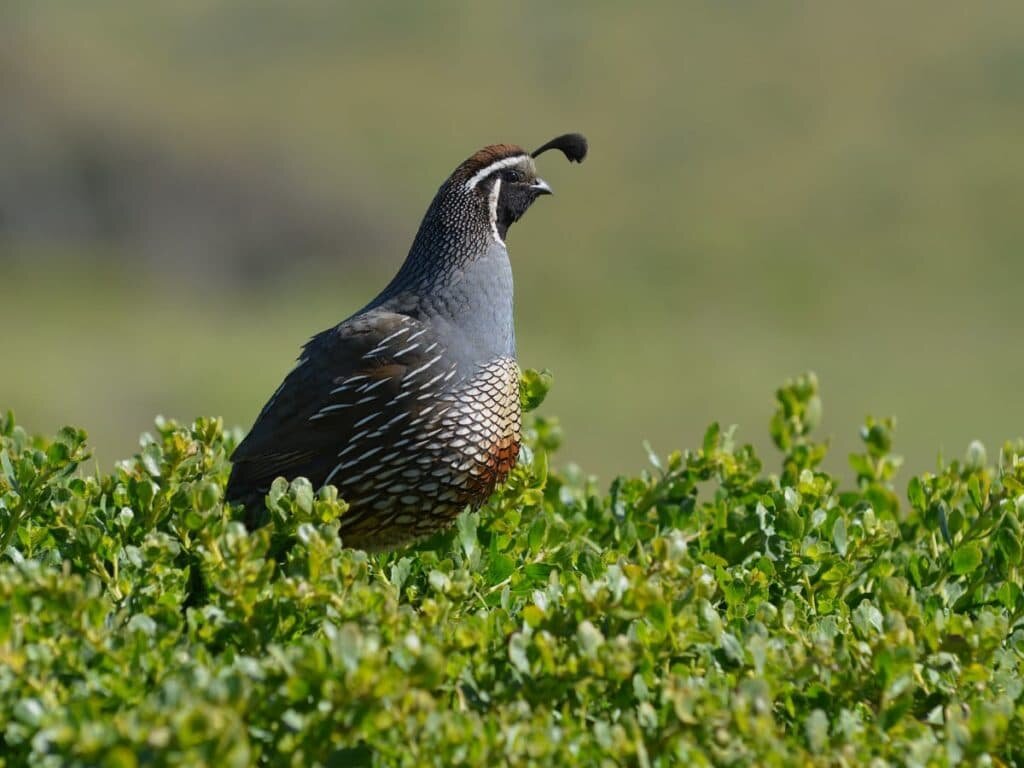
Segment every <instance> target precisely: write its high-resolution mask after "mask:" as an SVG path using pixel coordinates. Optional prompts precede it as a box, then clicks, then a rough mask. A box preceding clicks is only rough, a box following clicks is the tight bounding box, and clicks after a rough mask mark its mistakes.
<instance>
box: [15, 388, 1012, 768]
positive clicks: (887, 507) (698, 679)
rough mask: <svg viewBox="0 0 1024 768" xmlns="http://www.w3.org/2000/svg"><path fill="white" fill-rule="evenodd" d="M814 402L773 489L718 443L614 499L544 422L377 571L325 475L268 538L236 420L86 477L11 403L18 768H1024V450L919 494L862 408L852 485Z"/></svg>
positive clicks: (213, 423) (198, 426)
mask: <svg viewBox="0 0 1024 768" xmlns="http://www.w3.org/2000/svg"><path fill="white" fill-rule="evenodd" d="M524 381H525V382H526V384H527V389H528V392H527V396H526V399H527V400H528V401H529V402H530V403H531V404H534V405H535V404H536V403H538V402H539V401H540V400H541V399H543V393H544V391H545V390H546V387H547V385H548V380H547V378H546V377H542V376H538V375H535V374H530V375H528V376H527V378H526V379H524ZM817 390H818V387H817V382H816V380H815V379H814V377H813V376H807V377H802V378H800V379H798V380H796V381H795V382H792V383H790V384H788V385H787V386H785V387H784V388H782V389H781V390H780V391H779V392H778V394H777V399H778V412H777V414H776V416H775V418H774V419H773V420H772V424H771V431H772V436H773V438H774V440H775V443H776V444H777V445H778V446H779V448H780V449H781V451H782V453H783V460H782V470H781V473H780V474H778V475H776V474H771V473H766V472H765V471H764V469H763V467H762V464H761V461H760V460H759V459H758V457H757V456H755V454H754V451H753V450H752V449H751V448H750V447H749V446H741V445H739V444H737V443H736V442H735V438H734V435H733V432H732V430H725V431H722V430H720V429H719V428H718V426H717V425H712V427H711V428H710V429H708V431H707V434H706V435H705V438H704V442H703V445H702V446H701V448H699V449H698V450H694V451H689V452H686V453H678V452H677V453H673V454H672V455H670V456H668V457H667V458H664V459H661V458H658V457H656V456H653V455H652V457H651V461H652V463H653V465H654V466H653V468H652V469H651V470H650V471H648V472H645V473H643V474H641V475H640V476H637V477H620V478H617V479H616V480H615V481H614V482H613V483H612V484H611V487H610V490H609V491H608V492H607V493H605V492H603V491H602V490H600V489H598V488H597V487H596V486H595V484H594V483H593V481H592V480H589V479H588V478H587V477H586V476H585V475H583V474H581V473H580V472H579V471H578V470H576V469H574V468H570V469H567V470H566V471H564V472H560V473H556V472H552V471H549V469H548V455H549V454H550V452H551V451H552V450H554V449H555V448H556V447H557V445H558V442H559V430H558V426H557V424H556V423H555V422H554V421H551V420H549V419H544V418H540V417H535V418H533V419H532V421H531V422H530V423H529V427H528V430H527V447H526V448H525V449H524V452H523V460H522V461H521V463H520V465H519V466H518V467H517V468H516V470H515V471H514V474H513V476H512V478H511V480H510V482H509V483H508V484H507V486H506V487H505V488H504V489H502V491H501V492H500V493H498V494H496V495H495V497H494V498H493V499H492V500H491V501H490V503H489V504H488V505H487V506H486V508H484V509H483V510H482V511H481V512H480V513H479V514H465V515H463V516H462V517H461V518H459V520H458V523H457V525H456V526H455V527H454V528H453V529H451V530H450V531H449V532H447V533H445V534H442V535H439V536H437V537H435V538H434V539H432V540H431V541H429V542H426V543H424V544H423V545H421V546H419V547H417V548H415V549H412V550H406V551H400V552H397V553H390V554H383V555H375V556H368V555H366V554H365V553H363V552H360V551H353V550H347V549H344V548H343V547H342V546H341V542H340V541H339V538H338V536H337V528H336V524H335V522H334V520H335V518H336V517H337V516H338V515H339V514H343V513H344V509H345V505H344V503H343V502H341V501H339V500H338V499H337V497H336V494H335V493H334V492H333V490H332V489H327V490H325V491H324V492H321V493H319V494H314V493H313V490H312V488H311V487H310V485H309V483H308V482H305V481H303V480H297V481H295V482H293V483H291V484H290V485H289V484H287V483H285V482H284V481H279V482H278V483H277V484H275V486H274V488H273V490H272V492H271V493H270V495H269V500H268V503H269V505H270V508H271V511H272V515H271V517H272V522H271V524H270V525H268V526H267V527H265V528H263V529H261V530H258V531H255V532H252V533H247V532H246V530H245V529H244V527H243V526H242V525H241V524H240V523H239V522H237V521H236V520H235V519H234V518H235V512H234V511H233V510H232V509H230V508H226V507H225V506H224V504H223V503H222V491H223V487H224V481H225V477H226V473H227V470H228V466H229V464H228V459H227V457H228V456H229V455H230V452H231V449H232V447H233V446H234V444H235V442H236V440H237V434H235V433H226V432H225V431H224V430H223V428H222V425H221V423H220V422H219V421H217V420H213V419H200V420H199V421H197V422H196V423H195V424H193V425H192V426H191V427H183V426H180V425H178V424H176V423H174V422H171V421H163V420H160V421H158V422H157V424H156V434H155V435H153V436H146V437H145V438H144V441H143V447H142V449H141V451H140V453H139V454H138V455H137V456H135V457H134V458H132V459H130V460H128V461H125V462H122V463H121V464H119V465H118V466H117V467H116V468H115V469H114V471H113V472H112V473H110V474H89V473H88V472H78V471H77V468H78V467H79V466H80V465H81V464H82V462H83V461H84V460H85V459H86V458H87V457H88V450H87V448H86V445H85V435H84V434H83V433H82V432H81V431H79V430H75V429H65V430H63V431H61V433H60V434H59V435H58V436H57V437H56V438H55V439H54V440H51V441H48V440H42V439H38V438H30V437H29V436H28V435H27V434H26V433H25V432H24V431H23V430H22V429H21V428H20V427H18V426H16V425H15V424H14V420H13V418H12V417H10V416H8V417H7V418H6V419H4V420H3V421H0V440H2V446H0V765H3V766H16V765H17V766H20V765H31V766H64V765H105V766H117V767H121V766H126V767H127V766H134V765H142V764H145V765H169V766H172V765H173V766H177V765H188V766H199V765H209V766H244V765H250V764H265V765H295V766H309V765H331V766H343V765H363V764H378V765H385V764H399V765H410V766H418V765H460V764H465V765H487V764H490V765H504V764H512V765H522V764H537V765H545V764H550V765H598V764H607V765H615V764H632V765H639V766H665V765H749V764H753V763H757V764H761V765H800V764H820V765H834V764H840V765H859V764H865V763H869V762H870V761H871V760H872V759H874V758H879V759H880V760H882V761H891V762H894V763H899V764H906V765H919V766H926V765H929V766H930V765H946V764H952V763H957V762H960V761H970V762H979V761H988V762H989V763H990V764H1008V763H1019V762H1021V761H1024V675H1022V672H1024V622H1022V614H1024V598H1022V595H1021V580H1022V566H1021V559H1022V548H1021V540H1022V535H1021V521H1022V519H1024V443H1017V444H1007V445H1006V446H1005V447H1004V449H1003V450H1002V451H1001V452H1000V454H999V456H998V462H996V463H994V464H993V463H992V462H990V461H988V460H987V459H986V456H985V451H984V449H983V448H982V447H981V446H980V445H973V446H971V448H970V449H969V451H968V456H967V459H966V461H964V462H953V463H951V464H949V465H947V466H944V467H942V468H941V469H940V470H939V471H937V472H936V473H926V474H924V475H921V476H919V477H914V478H912V479H911V480H910V482H909V485H908V486H907V488H906V493H905V494H902V493H898V492H897V490H896V486H895V485H894V479H893V478H894V475H895V473H896V470H897V468H898V466H899V459H898V458H897V457H896V456H894V455H893V454H892V452H891V443H892V423H891V422H890V421H875V420H869V421H868V422H867V424H866V425H865V426H864V428H863V430H862V433H861V434H862V437H863V444H864V447H863V453H859V454H856V455H854V456H852V457H851V464H852V467H853V469H854V471H855V473H856V480H855V482H854V483H853V485H852V486H849V487H848V486H847V485H845V484H842V483H841V482H840V481H839V480H837V479H836V478H835V477H833V476H831V475H829V474H827V473H825V472H822V471H820V470H819V469H818V466H819V464H820V462H821V460H822V459H823V457H824V455H825V451H826V446H825V445H824V444H823V443H821V442H817V441H816V440H815V439H814V438H813V436H812V429H813V428H814V427H815V425H816V424H817V422H818V421H819V419H820V415H821V404H820V400H819V399H818V391H817ZM904 496H905V498H904ZM878 764H880V765H881V764H883V763H882V762H879V763H878Z"/></svg>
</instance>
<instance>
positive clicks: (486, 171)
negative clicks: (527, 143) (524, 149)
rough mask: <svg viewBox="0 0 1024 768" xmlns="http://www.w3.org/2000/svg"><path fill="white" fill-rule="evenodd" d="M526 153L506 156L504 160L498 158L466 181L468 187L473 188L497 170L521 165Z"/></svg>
mask: <svg viewBox="0 0 1024 768" xmlns="http://www.w3.org/2000/svg"><path fill="white" fill-rule="evenodd" d="M524 157H526V155H513V156H512V157H506V158H505V159H504V160H496V161H494V162H493V163H491V164H490V165H488V166H487V167H486V168H481V169H480V170H479V171H477V172H476V173H474V174H473V177H472V178H471V179H470V180H469V181H467V182H466V189H473V188H474V187H476V185H477V184H479V183H480V182H481V181H483V180H484V179H486V178H487V177H488V176H490V175H491V174H492V173H494V172H495V171H500V170H501V169H502V168H508V167H510V166H513V165H519V163H521V162H522V161H523V158H524Z"/></svg>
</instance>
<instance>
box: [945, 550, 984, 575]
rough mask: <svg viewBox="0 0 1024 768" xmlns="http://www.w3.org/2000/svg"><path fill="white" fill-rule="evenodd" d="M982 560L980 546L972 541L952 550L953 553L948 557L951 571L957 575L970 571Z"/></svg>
mask: <svg viewBox="0 0 1024 768" xmlns="http://www.w3.org/2000/svg"><path fill="white" fill-rule="evenodd" d="M983 561H984V557H983V556H982V553H981V547H979V546H978V545H977V544H973V543H972V544H966V545H964V546H962V547H958V548H957V549H955V550H953V553H952V554H951V555H950V558H949V562H950V565H951V567H952V570H953V573H955V574H957V575H959V576H962V575H963V574H966V573H972V572H973V571H974V570H976V569H977V568H978V567H979V566H980V565H981V564H982V562H983Z"/></svg>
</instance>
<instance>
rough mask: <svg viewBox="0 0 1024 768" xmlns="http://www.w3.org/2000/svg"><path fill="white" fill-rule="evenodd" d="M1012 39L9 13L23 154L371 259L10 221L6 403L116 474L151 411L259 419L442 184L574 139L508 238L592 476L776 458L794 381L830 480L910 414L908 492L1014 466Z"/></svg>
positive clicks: (1018, 91) (358, 17) (332, 15)
mask: <svg viewBox="0 0 1024 768" xmlns="http://www.w3.org/2000/svg"><path fill="white" fill-rule="evenodd" d="M1022 23H1024V6H1021V5H1020V4H1017V3H1012V2H994V3H986V4H985V5H984V6H977V5H972V6H964V5H962V4H958V3H953V2H939V3H928V4H906V5H900V6H892V5H891V4H885V3H863V4H856V5H855V6H854V5H846V6H834V5H824V4H821V5H814V6H803V5H798V4H772V6H770V7H769V6H759V5H755V4H751V3H732V4H711V3H707V4H686V5H683V4H674V3H667V2H664V3H651V4H645V5H643V6H637V7H634V8H631V9H629V10H628V11H627V10H625V9H624V8H623V7H622V6H621V5H619V4H617V3H600V2H594V3H590V2H588V3H582V2H581V3H565V4H559V5H557V6H553V5H550V4H546V3H541V2H533V3H525V4H521V5H516V6H514V7H513V6H504V7H497V6H492V5H490V4H477V5H470V4H465V5H456V4H445V5H443V6H442V7H440V8H423V7H419V6H417V5H414V4H412V3H405V4H402V3H398V4H388V5H384V4H380V5H379V6H378V5H373V6H369V5H368V6H365V7H355V6H353V5H348V4H329V3H322V2H297V3H289V4H287V5H282V4H277V3H271V2H262V1H260V2H244V3H243V2H213V1H211V0H195V1H194V2H187V3H181V4H174V5H172V4H160V5H157V4H151V3H146V4H142V3H129V2H126V0H101V1H99V2H94V3H88V4H84V3H76V2H71V1H70V0H63V1H56V0H55V1H52V2H45V3H28V2H19V1H16V2H14V3H8V4H6V5H5V8H4V10H2V11H0V52H2V58H3V59H4V60H7V61H8V62H15V64H16V71H17V72H18V73H19V77H21V78H22V82H23V83H24V84H26V85H25V87H24V88H23V89H22V90H21V95H22V96H23V97H24V98H26V99H27V98H31V99H32V100H33V104H36V105H37V107H38V105H39V104H42V105H44V106H43V107H41V108H37V109H36V111H35V112H34V113H33V114H34V115H35V117H34V118H33V119H34V120H35V121H36V123H35V124H34V125H33V130H34V131H37V132H38V133H39V134H40V135H42V134H45V133H46V132H47V131H48V130H50V129H53V128H54V126H60V125H64V124H66V123H68V122H69V121H71V122H74V123H75V124H76V125H82V124H86V125H89V126H90V127H91V129H92V130H94V131H96V132H97V134H98V135H104V136H106V135H115V136H127V137H131V139H132V140H133V141H141V142H147V143H151V144H152V145H154V146H159V147H160V148H161V151H162V152H164V153H166V154H167V155H168V156H170V157H172V158H175V159H177V158H180V159H181V161H182V162H190V163H198V164H200V165H201V164H204V163H207V162H208V161H211V160H215V161H217V162H224V163H228V164H230V165H232V167H234V166H242V167H258V168H260V169H262V170H261V175H260V176H259V178H260V182H261V185H267V186H274V185H275V183H276V179H278V178H280V179H282V184H284V180H285V179H287V180H288V182H287V183H288V184H289V185H292V186H294V185H298V186H299V187H300V188H301V189H302V190H303V193H304V194H308V195H309V196H311V197H312V198H313V199H315V200H318V201H323V202H324V203H325V204H327V205H336V206H337V210H338V211H339V212H341V211H342V210H343V209H344V211H345V214H346V215H347V216H355V217H357V218H358V219H359V220H362V221H366V222H368V223H369V225H370V226H372V228H373V231H374V232H377V233H378V236H377V239H376V240H375V241H374V243H375V245H374V247H372V248H369V247H365V246H364V247H353V248H352V249H351V250H344V249H343V250H339V252H338V254H337V258H331V259H328V260H324V261H318V262H314V263H310V264H306V263H303V264H297V265H296V266H295V268H289V266H288V265H290V264H291V262H292V261H293V260H295V258H296V256H297V254H295V253H289V252H287V251H288V249H282V252H281V253H280V254H279V255H277V256H275V260H276V261H277V262H278V263H279V264H280V265H282V268H280V269H277V270H271V271H269V272H268V274H267V276H266V279H263V280H252V279H249V278H250V277H251V275H247V274H246V269H245V267H244V263H243V267H242V268H241V270H240V271H239V270H238V269H237V268H235V271H234V272H232V271H231V270H220V271H218V270H216V269H213V270H211V271H210V272H209V273H207V272H204V271H203V270H202V269H197V268H196V265H195V262H194V261H188V262H187V263H186V262H185V261H182V262H181V263H178V261H176V258H177V257H174V258H170V257H168V258H166V259H161V258H160V255H159V254H160V252H159V250H157V251H155V253H156V256H154V253H153V252H150V253H148V254H147V255H145V256H143V254H142V253H141V252H140V251H137V250H136V249H135V247H134V246H133V247H128V248H126V247H125V245H124V243H123V242H119V241H117V240H116V239H110V240H105V239H103V238H99V239H97V238H91V239H89V240H88V241H87V242H84V241H83V242H76V241H74V240H73V239H72V240H69V239H63V240H57V239H53V238H47V237H45V233H43V235H42V236H40V235H39V234H38V233H36V234H35V235H33V236H26V235H23V234H20V233H19V232H17V231H13V230H11V229H9V228H8V229H4V227H3V223H2V222H3V220H4V218H3V217H2V216H0V336H2V348H3V350H4V351H3V363H2V367H0V407H5V408H6V407H10V408H13V409H14V410H15V411H16V412H17V413H18V416H19V421H20V422H21V423H22V424H24V425H26V427H28V428H29V429H31V430H34V431H43V432H51V431H53V430H54V429H55V428H56V427H57V426H58V425H59V424H62V423H66V422H71V423H75V424H79V425H81V426H83V427H85V428H86V429H88V431H89V432H90V435H91V436H92V441H93V442H94V443H95V444H96V445H97V446H98V459H99V461H100V463H101V464H102V465H104V466H109V465H110V464H111V462H112V461H113V460H115V459H117V458H121V457H123V456H124V455H127V454H128V453H130V452H131V451H132V450H133V449H134V446H135V445H136V437H137V435H138V434H139V433H140V432H141V431H143V430H146V429H148V428H149V426H150V424H151V420H152V416H153V415H154V414H155V413H164V414H166V415H169V416H176V417H179V418H182V419H185V420H188V419H191V418H192V417H194V416H195V415H197V414H220V415H223V416H224V417H225V419H226V421H227V422H228V423H229V424H232V423H237V424H241V425H244V426H248V424H250V423H251V420H252V419H253V418H254V416H255V414H256V413H257V411H258V409H259V407H260V406H261V405H262V403H263V402H264V400H265V399H266V397H267V396H269V394H270V393H271V392H272V391H273V390H274V388H275V387H276V386H277V384H278V382H279V381H280V379H281V377H282V376H283V375H284V374H285V373H286V372H287V370H288V369H289V368H290V367H291V365H292V361H293V359H294V358H295V356H296V354H297V352H298V349H299V346H300V344H301V343H302V342H303V341H304V340H305V339H306V338H307V337H308V336H309V335H311V334H312V333H314V332H315V331H318V330H320V329H321V328H324V327H327V326H329V325H332V324H333V323H335V322H337V321H338V320H340V319H342V318H343V317H344V316H346V315H347V314H349V313H350V312H351V311H353V310H355V309H356V308H358V307H359V306H361V305H362V304H363V303H364V302H365V300H366V299H367V298H369V297H370V296H371V295H372V293H373V292H374V291H375V290H376V289H377V288H379V287H380V286H382V285H383V284H384V282H385V281H386V280H387V278H388V277H390V275H391V274H392V273H393V272H394V271H395V269H396V268H397V266H398V265H399V263H400V262H401V260H402V258H403V257H404V254H405V249H406V248H407V246H408V243H409V242H410V240H411V237H412V235H413V233H414V231H415V229H416V226H417V225H418V222H419V219H420V217H421V215H422V213H423V211H424V210H425V208H426V205H427V203H428V202H429V200H430V198H431V197H432V195H433V193H434V191H435V189H436V187H437V186H438V184H439V183H440V182H441V181H442V180H443V178H444V177H445V176H446V175H447V174H448V173H449V172H450V170H451V169H452V168H453V167H454V166H455V165H456V164H457V163H458V162H459V161H461V160H462V159H463V158H464V157H465V156H466V155H468V154H469V153H470V152H472V151H473V150H475V149H476V148H478V147H479V146H481V145H483V144H487V143H492V142H498V141H512V142H517V143H521V144H523V145H525V146H527V147H533V146H536V145H538V144H540V143H541V142H543V141H545V140H547V139H548V138H550V137H551V136H552V135H555V134H557V133H561V132H563V131H568V130H580V131H583V132H585V133H586V134H587V135H588V137H589V138H590V141H591V147H592V154H591V156H590V157H589V158H588V160H587V162H586V163H585V164H584V165H583V166H582V167H578V168H577V167H569V166H568V165H567V164H565V163H564V162H562V161H561V160H560V159H559V158H556V157H554V156H551V157H547V156H546V157H545V158H544V159H543V162H542V163H541V164H540V165H541V170H542V173H543V174H544V176H545V178H546V179H547V180H548V181H549V182H550V183H551V184H552V186H553V187H554V188H555V191H556V196H555V197H554V198H552V199H545V200H542V201H540V203H539V204H538V205H537V206H536V207H535V209H534V210H532V211H531V212H530V214H529V215H528V216H527V218H526V219H525V220H524V221H523V222H522V223H520V224H518V225H516V227H515V228H514V229H513V230H512V232H511V234H510V239H509V246H510V250H511V253H512V259H513V267H514V270H515V274H516V281H517V282H516V290H517V314H518V339H519V350H520V358H521V361H522V362H523V364H524V365H527V366H531V367H545V366H546V367H549V368H551V369H552V370H553V371H554V373H555V387H554V389H553V391H552V394H551V396H550V397H549V399H548V401H547V402H546V403H545V407H544V409H545V412H546V413H548V414H557V415H558V416H560V417H561V418H562V420H563V423H564V425H565V427H566V431H567V445H566V448H565V449H564V450H563V451H562V454H561V455H562V457H568V458H572V459H573V460H576V461H579V462H580V463H581V464H582V465H583V466H585V467H586V468H587V469H589V470H592V471H595V472H598V473H600V474H601V475H602V476H603V477H605V478H608V477H609V476H610V475H611V474H612V473H614V472H622V471H629V470H633V469H635V468H636V467H637V466H639V465H640V464H641V463H642V462H643V460H644V453H643V451H642V449H641V442H642V440H643V439H649V440H650V441H651V442H652V443H653V445H654V446H655V448H656V449H658V450H659V451H662V452H664V451H666V450H668V449H670V448H674V447H677V446H684V445H694V444H696V443H697V442H698V440H699V436H700V433H701V431H702V430H703V428H704V426H705V425H706V424H707V423H708V422H709V421H711V420H719V421H721V422H723V423H725V424H730V423H737V424H739V425H740V426H741V430H740V433H739V435H740V437H741V439H743V438H750V439H754V441H755V442H759V438H760V436H761V435H763V434H765V429H764V425H765V424H766V422H767V419H768V418H769V416H770V413H771V408H772V403H771V401H770V399H769V398H768V394H769V393H770V392H771V388H772V387H773V386H774V385H776V384H777V382H779V381H780V380H782V379H783V378H784V377H785V376H787V375H790V374H792V373H795V372H797V371H799V370H803V369H806V368H813V369H815V370H816V371H817V372H818V373H819V376H820V378H821V380H822V383H823V389H824V393H825V402H826V403H827V406H828V411H827V412H826V414H825V421H824V430H825V431H826V432H831V433H833V434H834V435H835V444H836V446H837V448H838V449H839V450H838V451H834V452H833V454H832V455H833V456H834V457H835V456H842V455H843V454H844V453H846V452H847V450H849V449H852V447H853V445H854V441H855V435H854V434H853V427H854V425H856V424H859V423H860V421H861V418H862V417H863V415H864V414H865V413H867V412H869V411H870V412H873V413H877V414H879V415H885V414H890V413H893V414H897V415H898V417H899V426H900V429H899V432H898V435H897V444H898V447H900V448H901V449H902V450H903V452H904V453H905V454H906V455H907V458H908V463H909V464H910V465H911V466H912V467H913V468H914V469H920V468H924V467H929V466H931V465H932V464H933V463H934V461H935V453H936V450H942V451H945V452H946V454H947V455H950V454H952V455H959V454H960V453H961V452H962V450H963V449H964V447H965V446H966V444H967V442H968V441H969V440H971V439H974V438H981V439H983V440H985V441H987V442H988V443H989V444H990V446H991V445H995V444H998V441H1000V440H1001V439H1002V438H1004V437H1009V436H1014V435H1018V434H1020V433H1021V431H1022V424H1024V398H1022V397H1021V391H1022V385H1024V355H1022V354H1021V338H1022V326H1024V313H1022V311H1021V300H1020V297H1021V286H1022V285H1024V259H1022V258H1021V255H1022V245H1024V217H1021V215H1020V204H1021V201H1022V200H1024V153H1022V152H1021V151H1020V137H1021V135H1024V47H1022V46H1021V45H1020V35H1019V30H1020V28H1021V24H1022ZM4 111H5V112H6V113H7V115H8V119H12V118H13V117H16V116H17V115H18V114H19V110H18V102H16V101H15V102H14V103H11V101H10V100H8V106H7V107H5V110H4ZM60 144H61V142H60V141H59V137H58V140H55V141H52V142H50V143H46V142H43V141H40V144H39V146H38V147H37V148H36V151H38V153H39V157H38V163H44V162H47V161H50V160H52V155H53V154H54V147H59V146H60ZM9 159H11V158H8V160H9ZM30 160H31V162H30V163H29V164H30V165H31V164H32V163H35V162H36V158H30ZM9 167H10V163H8V162H5V160H4V158H3V157H2V156H0V181H4V179H3V175H4V173H5V171H4V168H9ZM7 182H10V183H11V184H13V183H14V182H11V180H10V179H8V180H7ZM268 215H269V216H272V215H273V211H271V212H270V213H269V214H268ZM178 234H180V238H178V237H177V235H178ZM188 235H189V228H188V223H187V221H186V222H185V223H184V224H182V225H180V226H176V227H175V228H174V230H173V231H172V233H171V237H172V238H173V239H180V240H181V241H185V242H187V240H188ZM208 261H209V260H208ZM264 268H265V267H260V269H264ZM253 269H254V270H255V269H256V267H253ZM833 461H836V460H835V459H833Z"/></svg>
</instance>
